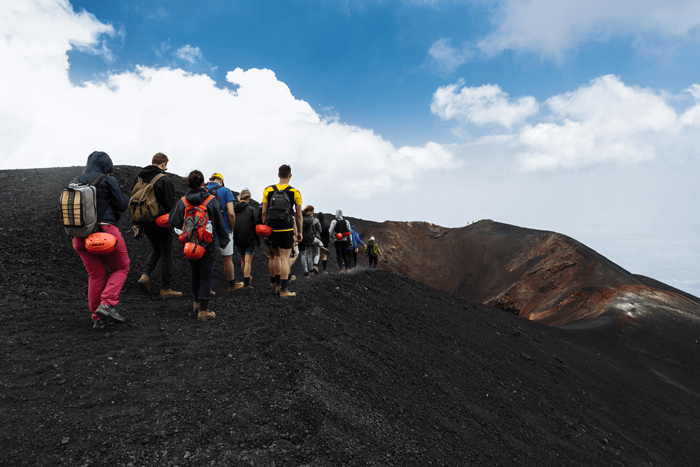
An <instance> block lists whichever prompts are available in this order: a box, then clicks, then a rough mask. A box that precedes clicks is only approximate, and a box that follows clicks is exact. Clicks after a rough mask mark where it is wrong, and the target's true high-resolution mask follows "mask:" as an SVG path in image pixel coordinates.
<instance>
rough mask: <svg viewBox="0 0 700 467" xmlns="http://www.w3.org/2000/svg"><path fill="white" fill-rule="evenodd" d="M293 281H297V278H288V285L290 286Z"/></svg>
mask: <svg viewBox="0 0 700 467" xmlns="http://www.w3.org/2000/svg"><path fill="white" fill-rule="evenodd" d="M295 280H297V276H292V277H290V278H289V283H290V284H291V283H292V282H294V281H295Z"/></svg>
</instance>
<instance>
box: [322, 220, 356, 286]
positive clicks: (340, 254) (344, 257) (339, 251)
mask: <svg viewBox="0 0 700 467" xmlns="http://www.w3.org/2000/svg"><path fill="white" fill-rule="evenodd" d="M328 231H329V233H330V236H331V238H332V239H333V242H334V244H335V256H336V258H337V260H338V272H339V273H340V274H342V273H343V272H344V271H345V269H346V268H347V270H348V271H349V270H350V260H349V259H348V247H349V246H350V245H352V241H351V231H350V223H349V222H348V221H347V219H343V211H341V210H340V209H338V210H337V211H336V212H335V219H333V222H331V226H330V228H329V229H328ZM346 234H347V235H346ZM338 236H340V238H338Z"/></svg>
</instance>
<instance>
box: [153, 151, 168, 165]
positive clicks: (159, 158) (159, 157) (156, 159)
mask: <svg viewBox="0 0 700 467" xmlns="http://www.w3.org/2000/svg"><path fill="white" fill-rule="evenodd" d="M163 162H168V156H166V155H165V154H163V153H162V152H159V153H158V154H156V155H154V156H153V160H151V164H153V165H160V164H162V163H163Z"/></svg>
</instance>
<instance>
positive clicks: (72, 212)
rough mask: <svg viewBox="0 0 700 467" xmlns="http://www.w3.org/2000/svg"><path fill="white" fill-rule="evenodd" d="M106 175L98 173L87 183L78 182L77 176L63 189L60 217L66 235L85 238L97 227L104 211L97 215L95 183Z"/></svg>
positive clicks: (97, 183)
mask: <svg viewBox="0 0 700 467" xmlns="http://www.w3.org/2000/svg"><path fill="white" fill-rule="evenodd" d="M106 176H107V175H105V174H100V175H98V176H97V177H95V179H94V180H93V181H91V182H90V183H88V184H83V183H80V181H79V180H80V177H77V178H76V179H75V180H73V182H71V183H70V185H68V187H67V188H64V189H63V192H62V193H61V199H60V202H61V218H62V219H63V228H64V229H65V230H66V234H67V235H68V236H70V237H83V238H85V237H87V236H89V235H90V234H92V233H94V232H95V231H96V230H97V229H98V228H99V226H100V220H101V219H102V216H103V215H104V211H103V212H102V213H101V214H99V215H98V213H97V185H99V184H100V182H101V181H102V179H103V178H105V177H106ZM106 210H107V208H106V207H105V211H106Z"/></svg>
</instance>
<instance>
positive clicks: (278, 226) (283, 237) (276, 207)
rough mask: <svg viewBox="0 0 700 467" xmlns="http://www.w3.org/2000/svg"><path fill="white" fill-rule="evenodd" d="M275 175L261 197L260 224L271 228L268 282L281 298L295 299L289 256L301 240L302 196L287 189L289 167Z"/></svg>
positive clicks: (285, 166) (268, 244) (283, 166)
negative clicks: (290, 280)
mask: <svg viewBox="0 0 700 467" xmlns="http://www.w3.org/2000/svg"><path fill="white" fill-rule="evenodd" d="M277 175H278V176H279V183H277V184H275V185H270V186H268V187H267V188H265V191H264V192H263V197H262V221H263V224H266V225H267V226H268V227H271V228H272V234H271V235H270V237H269V238H268V239H267V241H266V242H265V244H266V246H267V254H268V257H269V261H270V271H271V272H270V275H271V277H270V282H271V283H273V284H274V285H275V290H276V291H278V292H279V295H280V297H295V296H296V293H294V292H290V291H289V270H290V267H289V255H290V253H291V252H292V248H293V247H294V242H295V240H296V242H300V241H301V226H302V218H301V203H302V201H301V193H299V190H297V189H296V188H292V187H291V186H289V181H290V179H291V178H292V168H291V167H289V166H288V165H282V166H280V168H279V172H278V174H277ZM293 209H294V210H295V212H296V215H295V214H294V212H293ZM295 218H296V222H295V221H294V219H295ZM273 274H274V275H273Z"/></svg>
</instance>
